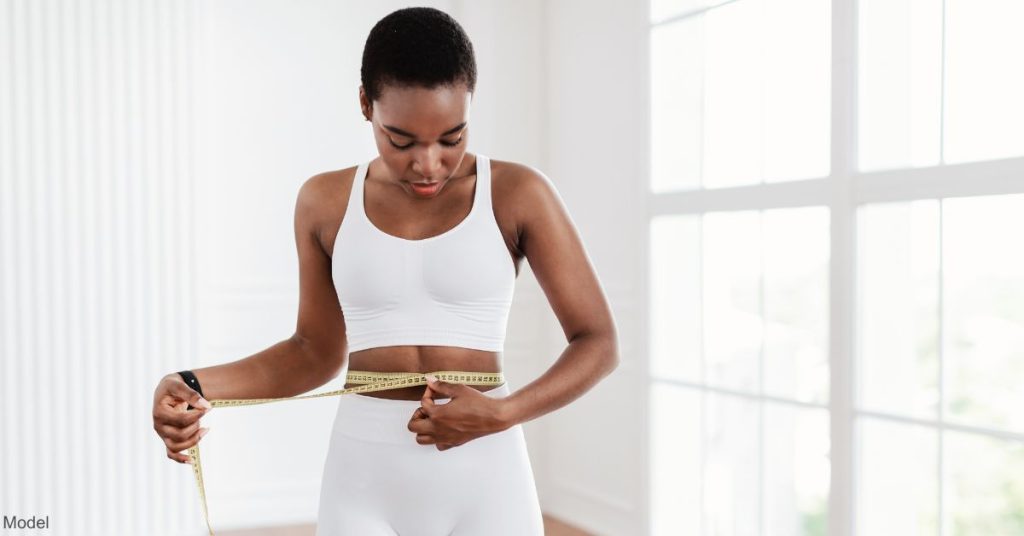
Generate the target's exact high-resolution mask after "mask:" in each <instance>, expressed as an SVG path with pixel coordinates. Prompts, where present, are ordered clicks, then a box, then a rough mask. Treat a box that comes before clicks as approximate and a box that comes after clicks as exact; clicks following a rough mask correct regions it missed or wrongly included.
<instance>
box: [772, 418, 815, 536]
mask: <svg viewBox="0 0 1024 536" xmlns="http://www.w3.org/2000/svg"><path fill="white" fill-rule="evenodd" d="M764 410H765V412H764V434H765V446H764V449H765V452H764V459H765V460H767V463H766V464H765V467H764V478H765V481H764V485H763V486H762V494H761V496H762V498H763V499H762V500H763V501H764V509H765V512H764V519H765V524H766V526H765V531H764V534H765V535H766V536H791V535H792V536H798V535H802V536H825V535H826V534H827V532H828V530H827V526H828V525H827V521H828V491H829V475H830V470H831V469H830V466H829V425H828V413H827V412H826V411H825V410H823V409H820V410H819V409H803V408H795V407H791V406H783V405H780V404H773V403H768V404H765V407H764Z"/></svg>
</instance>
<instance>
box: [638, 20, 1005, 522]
mask: <svg viewBox="0 0 1024 536" xmlns="http://www.w3.org/2000/svg"><path fill="white" fill-rule="evenodd" d="M650 8H651V12H650V16H651V25H650V48H649V52H650V63H649V65H650V92H649V97H650V101H649V112H650V114H649V117H650V168H649V169H650V177H649V186H650V194H649V199H648V200H649V203H648V207H649V211H648V216H649V233H650V234H649V240H648V242H647V244H648V246H647V247H648V255H647V261H648V263H649V271H648V308H647V318H648V322H647V326H648V335H649V338H648V357H649V367H648V370H649V376H650V382H649V387H650V390H649V396H648V403H649V407H650V413H649V414H650V426H649V428H650V431H651V432H650V437H649V447H650V448H649V452H648V454H649V458H648V462H649V472H650V479H649V482H650V487H649V490H648V493H649V496H648V497H649V501H648V506H649V514H650V516H649V519H650V532H651V533H652V534H736V535H739V534H743V535H746V534H762V535H775V534H785V535H790V534H800V535H826V534H858V535H865V536H869V535H876V534H933V535H936V536H939V535H954V534H1024V413H1022V412H1020V411H1019V409H1018V408H1021V407H1024V388H1021V386H1022V385H1024V246H1022V245H1021V244H1024V241H1022V239H1021V237H1020V233H1021V229H1024V99H1022V98H1021V97H1020V96H1021V95H1024V69H1015V68H1009V66H1011V65H1015V64H1016V63H1019V58H1018V56H1019V51H1020V50H1024V37H1022V36H1024V34H1021V33H1020V32H1017V31H1014V30H1016V29H1017V28H1019V27H1020V26H1021V25H1022V24H1024V4H1021V3H1020V2H1016V1H1014V0H1002V1H997V0H972V1H967V0H945V1H942V0H859V1H858V2H857V3H856V7H854V5H853V3H850V2H844V1H841V0H835V1H834V2H828V1H825V0H731V1H721V0H719V1H711V0H703V1H702V0H652V4H651V6H650ZM840 524H842V525H843V526H839V525H840Z"/></svg>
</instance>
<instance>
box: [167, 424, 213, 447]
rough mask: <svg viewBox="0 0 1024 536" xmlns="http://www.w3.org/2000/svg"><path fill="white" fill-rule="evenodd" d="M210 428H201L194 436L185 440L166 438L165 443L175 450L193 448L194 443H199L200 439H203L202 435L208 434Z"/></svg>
mask: <svg viewBox="0 0 1024 536" xmlns="http://www.w3.org/2000/svg"><path fill="white" fill-rule="evenodd" d="M209 430H210V429H209V428H200V429H199V431H197V432H196V433H194V434H192V436H191V437H189V438H188V439H187V440H185V441H172V440H170V439H164V443H165V444H166V445H167V447H168V448H170V449H171V450H173V451H174V452H181V451H183V450H185V449H187V448H191V447H192V446H193V445H195V444H196V443H198V442H199V440H200V439H202V437H203V436H204V435H206V432H208V431H209Z"/></svg>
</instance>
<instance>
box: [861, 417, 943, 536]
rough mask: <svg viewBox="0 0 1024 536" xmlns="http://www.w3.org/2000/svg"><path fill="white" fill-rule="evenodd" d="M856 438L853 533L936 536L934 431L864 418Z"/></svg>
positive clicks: (936, 445)
mask: <svg viewBox="0 0 1024 536" xmlns="http://www.w3.org/2000/svg"><path fill="white" fill-rule="evenodd" d="M857 436H858V440H857V442H858V451H859V456H858V458H859V473H858V476H857V486H856V501H857V502H856V507H855V512H856V520H857V521H856V523H855V526H856V528H857V534H858V535H859V536H876V535H878V534H905V535H907V536H917V535H920V536H925V535H927V536H932V535H935V534H938V514H937V512H938V501H939V491H938V489H939V488H938V465H937V453H938V451H939V445H938V432H937V431H935V430H933V429H929V428H924V427H920V426H911V425H906V424H899V423H892V422H886V421H879V420H876V419H862V420H860V422H859V430H858V434H857Z"/></svg>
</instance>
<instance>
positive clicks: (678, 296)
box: [650, 216, 701, 382]
mask: <svg viewBox="0 0 1024 536" xmlns="http://www.w3.org/2000/svg"><path fill="white" fill-rule="evenodd" d="M650 270H651V272H650V273H651V278H650V281H651V289H650V304H651V314H650V323H651V328H650V329H651V374H652V375H653V376H654V377H659V378H673V379H679V380H688V381H692V382H697V381H699V380H700V351H701V318H700V304H701V297H700V217H699V216H663V217H658V218H654V219H653V220H652V221H651V258H650Z"/></svg>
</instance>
